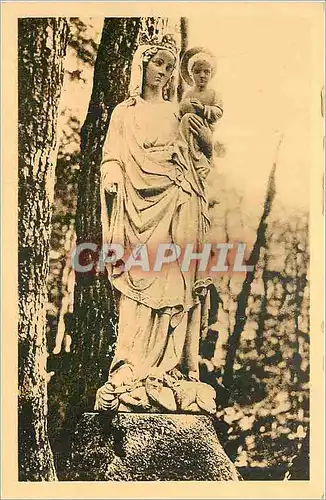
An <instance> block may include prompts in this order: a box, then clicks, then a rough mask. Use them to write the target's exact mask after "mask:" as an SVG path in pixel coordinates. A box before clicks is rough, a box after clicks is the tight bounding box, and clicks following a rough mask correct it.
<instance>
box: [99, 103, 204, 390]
mask: <svg viewBox="0 0 326 500" xmlns="http://www.w3.org/2000/svg"><path fill="white" fill-rule="evenodd" d="M113 164H114V165H113ZM113 166H115V168H116V167H118V168H119V169H120V171H121V181H120V182H119V183H118V189H117V194H116V195H115V196H114V197H112V198H111V201H110V203H109V204H108V203H107V196H108V195H107V193H106V192H105V189H104V187H103V186H102V187H101V204H102V211H101V213H102V226H103V242H104V243H105V244H112V243H115V244H119V245H122V247H123V248H124V251H125V253H124V256H123V258H122V259H121V260H119V261H118V262H117V263H116V264H113V265H112V264H107V269H108V275H109V279H110V281H111V283H112V286H113V287H114V288H115V289H116V290H118V291H119V292H120V300H119V325H118V340H117V346H116V352H115V357H114V360H113V362H112V365H111V369H110V377H112V376H113V375H114V373H115V370H116V369H117V368H120V367H121V366H122V365H124V364H125V365H126V366H128V367H129V368H130V370H131V372H132V378H134V379H138V380H145V379H146V377H147V376H148V375H149V374H151V373H152V372H153V371H154V372H155V370H156V372H159V373H167V372H169V371H170V370H172V369H173V368H181V369H182V370H183V371H185V372H186V373H189V372H193V373H198V357H199V356H198V351H199V339H200V332H201V331H202V330H203V329H205V328H206V327H207V316H208V306H209V300H208V297H209V296H208V295H207V294H206V295H205V290H206V289H207V286H208V285H210V283H211V281H210V279H209V278H208V276H207V274H205V273H204V272H200V271H199V270H198V261H197V262H196V261H192V264H191V266H190V268H189V269H188V270H184V269H182V265H181V263H182V256H183V252H184V250H185V248H186V245H187V244H190V245H191V246H192V247H193V251H194V252H196V251H197V252H198V251H200V250H201V247H202V244H203V242H204V235H205V232H206V230H207V227H208V224H209V219H208V214H207V201H206V197H205V189H204V184H203V182H202V181H201V180H200V178H199V176H198V175H197V168H198V167H201V166H204V167H207V166H209V162H208V160H207V159H206V157H205V156H204V155H203V154H202V155H201V157H200V158H199V159H198V158H197V159H196V160H194V159H192V158H191V157H190V154H189V150H188V146H187V142H186V140H185V139H184V137H183V135H182V133H181V132H180V127H179V121H178V118H177V114H176V113H175V109H174V105H173V104H172V103H170V102H168V101H163V102H159V103H153V102H148V101H145V100H143V99H142V98H140V97H137V98H133V99H129V100H128V101H125V102H123V103H121V104H119V105H118V106H117V107H116V108H115V110H114V111H113V114H112V117H111V122H110V127H109V132H108V135H107V138H106V141H105V144H104V150H103V162H102V167H101V168H102V174H103V173H105V172H109V171H110V168H112V167H113ZM108 206H110V209H108ZM162 243H165V244H174V245H179V247H180V249H181V256H180V257H179V259H178V260H177V261H175V262H169V263H165V264H163V266H162V269H161V270H160V271H154V270H153V263H154V262H155V259H156V256H157V249H158V247H159V245H160V244H162ZM136 245H145V246H146V255H147V256H148V261H149V264H150V270H146V269H143V268H142V267H141V265H134V266H132V267H130V268H129V269H128V268H126V267H124V266H125V263H126V260H127V258H128V256H129V255H130V253H131V251H132V249H133V248H135V246H136ZM203 291H204V293H203ZM122 383H125V381H122Z"/></svg>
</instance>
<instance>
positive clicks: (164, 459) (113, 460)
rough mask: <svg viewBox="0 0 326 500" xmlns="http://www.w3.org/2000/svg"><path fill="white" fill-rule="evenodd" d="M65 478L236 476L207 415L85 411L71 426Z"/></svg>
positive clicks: (200, 478)
mask: <svg viewBox="0 0 326 500" xmlns="http://www.w3.org/2000/svg"><path fill="white" fill-rule="evenodd" d="M69 479H70V480H76V481H190V480H198V481H232V480H235V481H236V480H238V475H237V471H236V469H235V467H234V465H233V464H232V462H231V461H230V459H229V458H228V457H227V455H226V453H225V452H224V450H223V448H222V446H221V445H220V443H219V440H218V438H217V435H216V432H215V430H214V427H213V424H212V419H211V417H207V416H204V415H182V414H141V413H118V414H116V415H115V416H114V417H113V418H112V417H110V416H108V415H105V414H98V413H85V414H84V415H83V416H82V417H81V420H80V421H79V423H78V425H77V427H76V432H75V438H74V443H73V448H72V458H71V468H70V474H69Z"/></svg>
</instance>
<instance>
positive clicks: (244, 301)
mask: <svg viewBox="0 0 326 500" xmlns="http://www.w3.org/2000/svg"><path fill="white" fill-rule="evenodd" d="M281 142H282V139H281V140H280V142H279V144H278V147H277V153H278V151H279V147H280V145H281ZM276 166H277V160H276V159H275V161H274V163H273V166H272V169H271V172H270V175H269V179H268V185H267V192H266V198H265V202H264V210H263V213H262V216H261V219H260V222H259V225H258V228H257V234H256V241H255V243H254V246H253V249H252V251H251V254H250V257H249V259H248V262H247V264H248V265H249V266H254V270H253V271H248V272H247V274H246V277H245V279H244V281H243V284H242V288H241V291H240V293H239V296H238V300H237V310H236V315H235V325H234V329H233V332H232V334H231V335H230V337H229V340H228V346H227V353H226V361H225V368H224V374H223V384H224V385H225V386H226V387H230V385H231V384H232V380H233V370H234V362H235V359H236V354H237V350H238V348H239V344H240V338H241V333H242V331H243V329H244V326H245V324H246V320H247V317H246V308H247V305H248V299H249V296H250V292H251V284H252V282H253V280H254V277H255V268H256V266H257V264H258V261H259V257H260V252H261V249H262V248H265V247H266V231H267V218H268V216H269V214H270V212H271V208H272V204H273V201H274V198H275V194H276V190H275V172H276ZM225 404H227V401H226V402H225Z"/></svg>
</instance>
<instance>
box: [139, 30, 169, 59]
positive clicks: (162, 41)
mask: <svg viewBox="0 0 326 500" xmlns="http://www.w3.org/2000/svg"><path fill="white" fill-rule="evenodd" d="M139 45H152V46H153V47H164V48H166V49H167V50H170V52H172V53H173V54H174V55H175V56H177V53H178V47H177V42H176V41H175V39H174V38H173V36H172V35H170V34H166V35H163V36H162V37H161V38H160V37H159V36H158V35H153V36H152V37H149V35H148V34H147V33H142V34H141V35H140V37H139Z"/></svg>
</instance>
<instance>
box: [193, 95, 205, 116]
mask: <svg viewBox="0 0 326 500" xmlns="http://www.w3.org/2000/svg"><path fill="white" fill-rule="evenodd" d="M190 102H191V104H192V105H193V107H194V108H195V112H196V113H199V114H200V115H202V114H203V112H204V109H205V106H204V105H203V104H202V103H201V102H200V101H198V100H197V99H193V100H191V101H190Z"/></svg>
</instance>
